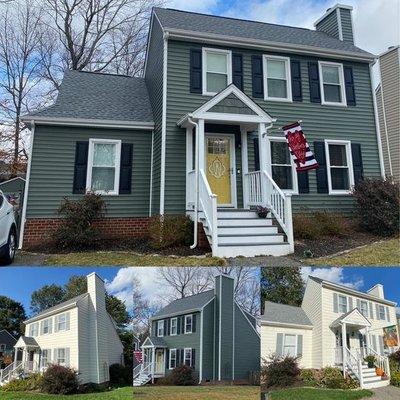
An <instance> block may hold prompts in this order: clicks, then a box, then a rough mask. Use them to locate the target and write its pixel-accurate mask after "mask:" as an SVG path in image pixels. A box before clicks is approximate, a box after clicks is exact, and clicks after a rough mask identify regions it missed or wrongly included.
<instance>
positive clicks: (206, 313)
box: [203, 301, 216, 382]
mask: <svg viewBox="0 0 400 400" xmlns="http://www.w3.org/2000/svg"><path fill="white" fill-rule="evenodd" d="M214 306H215V303H214V301H212V302H211V303H210V304H208V305H207V306H206V307H204V309H203V382H204V381H207V380H214V379H215V372H216V371H215V366H214V361H213V360H214V345H215V342H214V337H215V336H214V317H215V316H214Z"/></svg>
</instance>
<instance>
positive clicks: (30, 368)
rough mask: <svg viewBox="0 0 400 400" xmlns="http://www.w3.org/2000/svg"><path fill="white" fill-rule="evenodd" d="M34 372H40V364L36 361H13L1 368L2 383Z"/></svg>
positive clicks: (0, 381) (0, 377)
mask: <svg viewBox="0 0 400 400" xmlns="http://www.w3.org/2000/svg"><path fill="white" fill-rule="evenodd" d="M33 372H39V365H38V364H37V363H36V362H35V361H17V362H13V363H12V364H10V365H8V366H7V367H6V368H4V369H2V370H0V385H3V384H4V383H6V382H9V381H10V380H12V379H16V378H19V377H21V376H24V375H25V374H30V373H33Z"/></svg>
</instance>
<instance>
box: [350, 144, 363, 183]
mask: <svg viewBox="0 0 400 400" xmlns="http://www.w3.org/2000/svg"><path fill="white" fill-rule="evenodd" d="M351 156H352V158H353V171H354V184H355V185H357V183H359V182H360V181H362V180H363V179H364V168H363V162H362V155H361V144H359V143H352V144H351Z"/></svg>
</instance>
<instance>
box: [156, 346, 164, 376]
mask: <svg viewBox="0 0 400 400" xmlns="http://www.w3.org/2000/svg"><path fill="white" fill-rule="evenodd" d="M155 372H156V374H162V373H163V372H164V350H156V368H155Z"/></svg>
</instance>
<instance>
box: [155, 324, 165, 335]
mask: <svg viewBox="0 0 400 400" xmlns="http://www.w3.org/2000/svg"><path fill="white" fill-rule="evenodd" d="M160 323H161V324H162V335H160ZM164 333H165V332H164V320H161V321H157V337H164Z"/></svg>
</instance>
